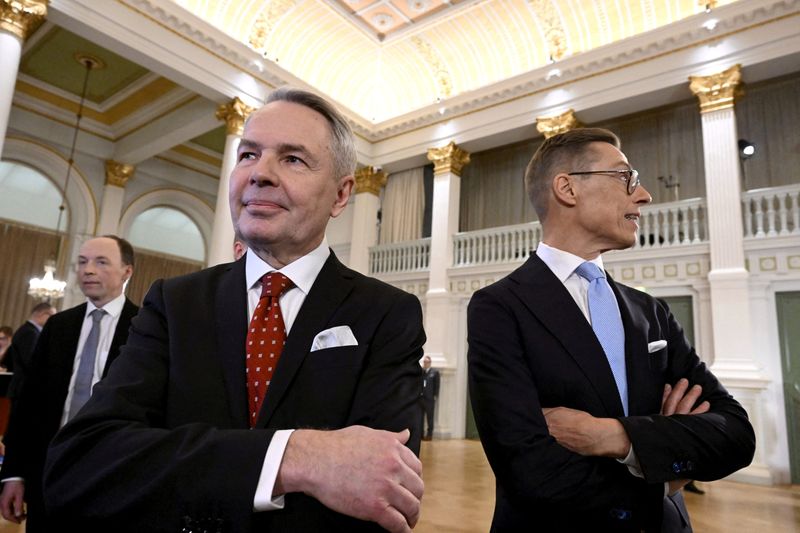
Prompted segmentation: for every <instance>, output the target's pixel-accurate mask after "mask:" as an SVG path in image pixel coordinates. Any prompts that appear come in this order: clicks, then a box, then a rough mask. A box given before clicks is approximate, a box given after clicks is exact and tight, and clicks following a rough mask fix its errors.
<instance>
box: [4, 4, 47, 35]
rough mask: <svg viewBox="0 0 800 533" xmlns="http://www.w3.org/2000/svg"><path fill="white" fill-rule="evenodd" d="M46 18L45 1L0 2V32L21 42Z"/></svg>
mask: <svg viewBox="0 0 800 533" xmlns="http://www.w3.org/2000/svg"><path fill="white" fill-rule="evenodd" d="M46 16H47V0H0V30H3V31H7V32H8V33H11V34H13V35H16V36H17V37H19V38H20V39H21V40H22V41H25V39H27V38H28V36H30V34H32V33H33V32H34V31H36V29H37V28H39V26H41V25H42V22H44V19H45V17H46Z"/></svg>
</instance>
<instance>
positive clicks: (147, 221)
mask: <svg viewBox="0 0 800 533" xmlns="http://www.w3.org/2000/svg"><path fill="white" fill-rule="evenodd" d="M128 240H129V241H130V242H131V244H133V245H134V246H135V247H137V248H144V249H146V250H151V251H153V252H159V253H162V254H168V255H172V256H177V257H182V258H185V259H189V260H191V261H196V262H200V263H202V262H205V257H206V250H205V244H204V243H203V237H202V235H201V234H200V229H199V228H198V227H197V224H195V223H194V221H193V220H192V219H191V218H189V217H188V216H187V215H186V214H184V213H183V212H182V211H179V210H177V209H173V208H171V207H152V208H150V209H148V210H146V211H144V212H142V213H141V214H139V215H138V216H137V217H136V218H135V219H134V221H133V224H131V229H130V232H129V236H128Z"/></svg>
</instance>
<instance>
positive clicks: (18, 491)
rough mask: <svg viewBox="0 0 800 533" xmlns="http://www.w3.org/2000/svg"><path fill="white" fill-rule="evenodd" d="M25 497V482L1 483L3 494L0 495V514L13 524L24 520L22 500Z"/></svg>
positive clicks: (11, 481)
mask: <svg viewBox="0 0 800 533" xmlns="http://www.w3.org/2000/svg"><path fill="white" fill-rule="evenodd" d="M24 496H25V482H24V481H22V480H16V479H15V480H10V481H6V482H5V483H3V492H2V493H1V494H0V514H2V515H3V518H5V519H6V520H8V521H9V522H14V523H15V524H20V523H22V521H23V520H25V511H24V510H23V505H22V502H23V499H24Z"/></svg>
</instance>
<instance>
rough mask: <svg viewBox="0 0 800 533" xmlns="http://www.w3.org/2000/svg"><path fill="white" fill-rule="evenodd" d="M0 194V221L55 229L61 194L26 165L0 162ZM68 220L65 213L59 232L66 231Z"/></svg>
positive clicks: (45, 178)
mask: <svg viewBox="0 0 800 533" xmlns="http://www.w3.org/2000/svg"><path fill="white" fill-rule="evenodd" d="M0 191H3V192H2V194H0V218H3V219H5V220H10V221H14V222H18V223H22V224H25V225H29V226H37V227H40V228H47V229H50V230H56V229H57V228H56V223H57V221H58V206H59V205H61V191H60V190H59V189H58V188H57V187H56V186H55V184H53V182H52V181H50V180H49V179H48V178H47V177H45V176H44V175H43V174H41V173H39V172H38V171H36V170H34V169H32V168H30V167H27V166H25V165H20V164H18V163H12V162H9V161H0ZM67 211H68V210H67ZM67 216H68V212H66V211H65V213H64V215H63V218H62V220H61V230H62V231H65V229H66V228H68V227H69V224H68V220H67Z"/></svg>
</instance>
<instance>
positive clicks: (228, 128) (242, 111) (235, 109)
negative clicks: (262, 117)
mask: <svg viewBox="0 0 800 533" xmlns="http://www.w3.org/2000/svg"><path fill="white" fill-rule="evenodd" d="M255 110H256V108H254V107H250V106H249V105H247V104H245V103H244V102H242V101H241V100H239V97H238V96H237V97H235V98H234V99H233V100H231V101H230V102H229V103H227V104H221V105H220V106H219V107H218V108H217V113H216V117H217V120H224V121H225V133H226V134H227V135H237V136H239V137H241V136H242V133H244V121H245V120H246V119H247V117H248V116H249V115H250V113H252V112H253V111H255Z"/></svg>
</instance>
